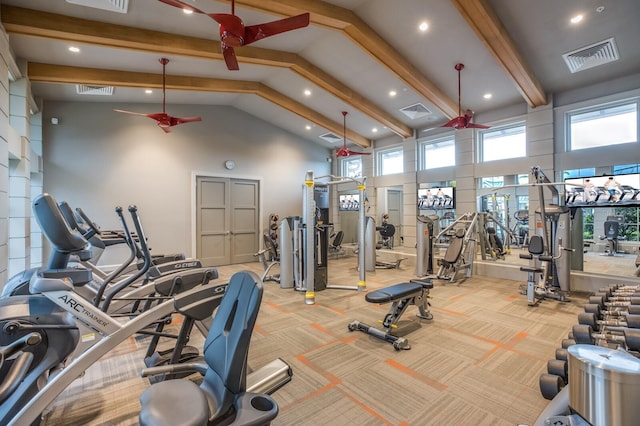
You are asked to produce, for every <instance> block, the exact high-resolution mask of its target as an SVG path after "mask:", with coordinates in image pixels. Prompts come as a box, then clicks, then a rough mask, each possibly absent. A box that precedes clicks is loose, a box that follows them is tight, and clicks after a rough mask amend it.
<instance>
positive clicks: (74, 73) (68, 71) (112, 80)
mask: <svg viewBox="0 0 640 426" xmlns="http://www.w3.org/2000/svg"><path fill="white" fill-rule="evenodd" d="M27 71H28V72H27V75H28V77H29V80H31V81H32V82H41V83H63V84H90V85H96V86H118V87H140V88H157V89H161V88H162V74H152V73H143V72H132V71H117V70H107V69H99V68H80V67H71V66H66V65H53V64H43V63H38V62H29V63H28V68H27ZM166 87H167V89H170V90H194V91H204V92H218V93H240V94H253V95H257V96H260V97H262V98H264V99H266V100H268V101H270V102H272V103H274V104H275V105H278V106H279V107H281V108H284V109H286V110H287V111H290V112H292V113H294V114H296V115H298V116H300V117H302V118H304V119H305V120H309V121H310V122H312V123H314V124H316V125H318V126H320V127H323V128H325V129H327V130H329V131H330V132H333V133H335V134H337V135H342V133H343V124H342V123H337V122H335V121H333V120H330V119H329V118H327V117H324V116H323V115H320V114H318V113H317V112H316V111H314V110H312V109H311V108H308V107H306V106H305V105H302V104H301V103H299V102H297V101H295V100H293V99H291V98H289V97H287V96H285V95H283V94H282V93H280V92H278V91H276V90H274V89H272V88H271V87H269V86H267V85H265V84H263V83H260V82H256V81H243V80H225V79H220V78H206V77H189V76H177V75H167V76H166ZM347 139H349V140H350V141H352V142H353V143H355V144H357V145H359V146H361V147H363V148H369V147H371V141H370V140H369V139H367V138H365V137H364V136H362V135H360V134H358V133H356V132H354V131H352V130H349V129H347Z"/></svg>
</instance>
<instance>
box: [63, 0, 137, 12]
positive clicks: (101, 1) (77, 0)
mask: <svg viewBox="0 0 640 426" xmlns="http://www.w3.org/2000/svg"><path fill="white" fill-rule="evenodd" d="M67 3H71V4H77V5H79V6H87V7H94V8H96V9H102V10H108V11H110V12H119V13H127V10H128V9H129V0H67Z"/></svg>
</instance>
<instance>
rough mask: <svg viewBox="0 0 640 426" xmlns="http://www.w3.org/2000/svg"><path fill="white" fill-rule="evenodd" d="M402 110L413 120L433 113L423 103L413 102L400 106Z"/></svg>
mask: <svg viewBox="0 0 640 426" xmlns="http://www.w3.org/2000/svg"><path fill="white" fill-rule="evenodd" d="M400 112H402V113H403V114H404V115H406V116H407V117H409V118H410V119H412V120H415V119H416V118H422V117H424V116H426V115H429V114H432V112H431V111H429V109H428V108H427V107H426V106H424V105H422V104H421V103H417V104H413V105H410V106H408V107H404V108H400Z"/></svg>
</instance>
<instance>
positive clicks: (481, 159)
mask: <svg viewBox="0 0 640 426" xmlns="http://www.w3.org/2000/svg"><path fill="white" fill-rule="evenodd" d="M516 128H522V129H523V130H524V132H523V133H524V141H523V144H524V153H523V154H522V155H518V156H515V157H506V158H494V159H491V160H486V159H485V157H486V155H485V146H486V145H485V140H484V136H485V135H486V134H488V133H493V132H496V131H506V130H510V129H516ZM477 138H478V143H477V146H478V163H479V164H480V163H490V162H493V161H504V160H512V159H516V158H526V157H527V122H526V120H517V121H510V122H509V123H505V124H500V125H495V126H492V127H490V128H489V129H484V130H479V131H478V132H477Z"/></svg>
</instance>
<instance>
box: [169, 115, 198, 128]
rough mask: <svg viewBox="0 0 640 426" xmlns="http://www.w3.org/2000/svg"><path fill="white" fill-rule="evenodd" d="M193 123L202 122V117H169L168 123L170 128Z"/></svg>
mask: <svg viewBox="0 0 640 426" xmlns="http://www.w3.org/2000/svg"><path fill="white" fill-rule="evenodd" d="M194 121H202V117H171V116H169V122H170V123H171V125H172V126H176V125H178V124H183V123H193V122H194Z"/></svg>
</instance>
